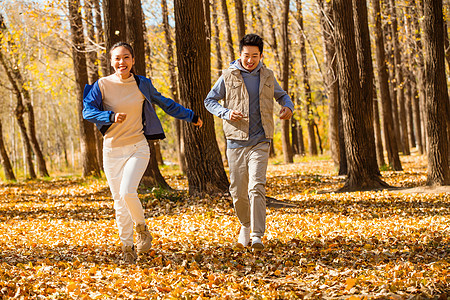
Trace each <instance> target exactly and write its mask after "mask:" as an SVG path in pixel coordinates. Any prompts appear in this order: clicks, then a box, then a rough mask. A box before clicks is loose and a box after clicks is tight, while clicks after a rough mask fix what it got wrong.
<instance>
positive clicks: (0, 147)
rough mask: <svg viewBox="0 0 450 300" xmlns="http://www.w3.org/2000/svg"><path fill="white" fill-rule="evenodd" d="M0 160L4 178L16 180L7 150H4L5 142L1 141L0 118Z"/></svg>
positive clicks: (0, 123) (0, 125) (0, 128)
mask: <svg viewBox="0 0 450 300" xmlns="http://www.w3.org/2000/svg"><path fill="white" fill-rule="evenodd" d="M0 161H1V163H2V166H3V171H4V172H5V177H6V180H11V181H16V176H14V171H13V168H12V165H11V161H10V160H9V156H8V152H7V151H6V147H5V143H4V142H3V128H2V121H1V120H0Z"/></svg>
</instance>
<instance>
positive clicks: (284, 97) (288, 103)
mask: <svg viewBox="0 0 450 300" xmlns="http://www.w3.org/2000/svg"><path fill="white" fill-rule="evenodd" d="M273 95H274V97H275V99H276V101H277V102H278V104H280V105H281V106H282V108H281V111H280V119H282V120H288V119H289V118H290V117H292V115H293V113H294V103H292V100H291V97H289V95H288V94H287V93H286V91H285V90H283V89H282V88H281V86H280V85H279V84H278V81H277V80H276V79H274V93H273Z"/></svg>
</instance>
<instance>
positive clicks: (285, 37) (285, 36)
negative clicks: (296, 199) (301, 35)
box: [281, 0, 294, 163]
mask: <svg viewBox="0 0 450 300" xmlns="http://www.w3.org/2000/svg"><path fill="white" fill-rule="evenodd" d="M283 2H284V4H283V23H282V32H281V36H282V41H283V52H282V53H281V54H282V60H283V89H284V90H285V91H286V92H287V93H289V66H290V65H289V32H288V24H289V0H284V1H283ZM289 132H290V122H289V120H281V142H282V145H283V156H284V162H285V163H293V162H294V154H293V153H292V146H291V141H290V137H289Z"/></svg>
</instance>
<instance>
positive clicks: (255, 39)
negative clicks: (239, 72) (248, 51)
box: [239, 33, 264, 54]
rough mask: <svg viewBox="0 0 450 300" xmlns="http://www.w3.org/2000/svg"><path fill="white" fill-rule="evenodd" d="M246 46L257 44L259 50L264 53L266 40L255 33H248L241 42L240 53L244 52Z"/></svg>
mask: <svg viewBox="0 0 450 300" xmlns="http://www.w3.org/2000/svg"><path fill="white" fill-rule="evenodd" d="M244 46H256V47H258V48H259V52H261V54H262V53H263V48H264V41H263V39H262V38H261V37H260V36H259V35H257V34H254V33H250V34H246V35H245V36H244V37H243V38H242V40H241V41H240V42H239V53H241V52H242V49H243V48H244Z"/></svg>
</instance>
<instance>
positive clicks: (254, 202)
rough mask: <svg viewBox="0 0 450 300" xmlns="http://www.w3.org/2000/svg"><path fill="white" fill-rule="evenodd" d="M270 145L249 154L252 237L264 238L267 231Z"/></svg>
mask: <svg viewBox="0 0 450 300" xmlns="http://www.w3.org/2000/svg"><path fill="white" fill-rule="evenodd" d="M269 149H270V143H267V142H264V143H259V144H257V145H255V146H253V147H252V148H251V149H250V151H249V153H248V173H249V184H248V195H249V199H250V219H251V230H252V233H251V236H252V240H253V239H254V238H255V237H258V238H262V237H263V235H264V232H265V230H266V189H265V186H266V171H267V164H268V161H269Z"/></svg>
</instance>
